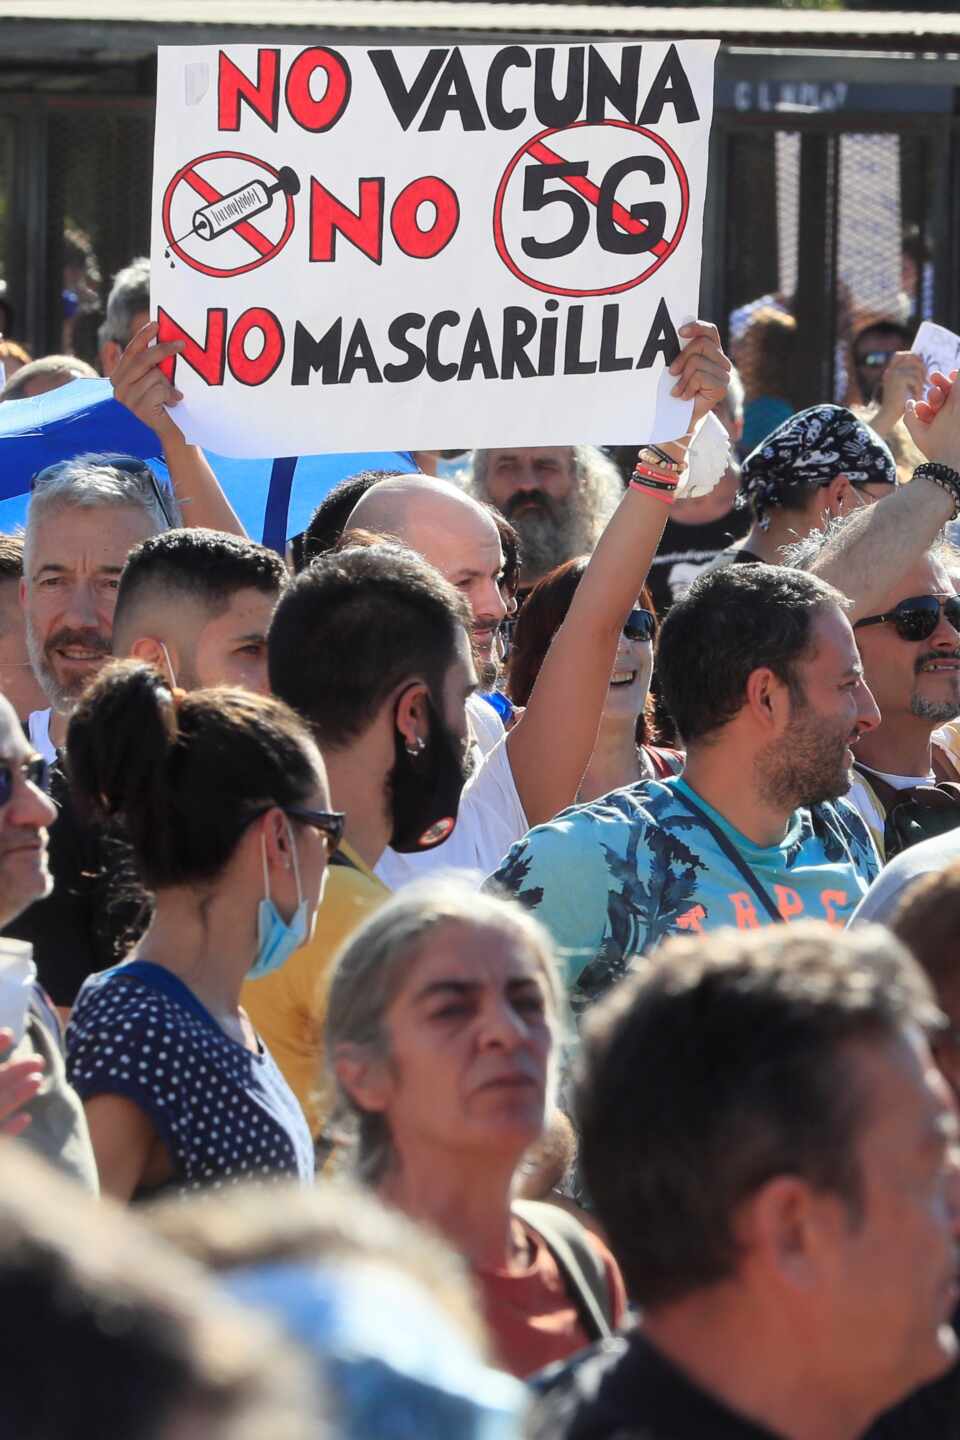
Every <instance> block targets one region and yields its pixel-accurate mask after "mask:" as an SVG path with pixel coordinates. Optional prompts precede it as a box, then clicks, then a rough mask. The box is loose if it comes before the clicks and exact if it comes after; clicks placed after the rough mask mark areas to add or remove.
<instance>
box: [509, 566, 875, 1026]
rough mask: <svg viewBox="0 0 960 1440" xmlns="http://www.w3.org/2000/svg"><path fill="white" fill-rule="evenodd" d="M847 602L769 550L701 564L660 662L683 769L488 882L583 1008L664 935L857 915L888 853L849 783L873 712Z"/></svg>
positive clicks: (568, 825) (524, 854)
mask: <svg viewBox="0 0 960 1440" xmlns="http://www.w3.org/2000/svg"><path fill="white" fill-rule="evenodd" d="M845 605H846V601H845V600H844V598H843V596H842V595H840V593H839V592H838V591H837V590H835V589H833V587H832V586H829V585H826V584H824V582H823V581H820V580H817V579H815V578H814V577H813V576H810V575H806V574H804V573H803V572H802V571H799V570H791V569H788V568H787V567H781V566H773V565H733V566H728V567H727V568H725V569H721V570H718V571H715V572H713V573H712V574H709V575H703V576H700V577H698V579H697V580H695V581H694V584H693V585H692V586H691V588H690V590H689V592H688V593H687V595H686V596H685V597H684V598H683V599H681V600H680V601H678V602H677V604H676V605H674V607H673V609H672V610H671V611H670V614H669V615H668V616H667V618H666V620H665V621H664V624H663V628H662V630H661V632H660V640H659V647H658V652H657V662H656V663H657V670H658V673H659V676H660V683H661V686H662V691H663V696H664V700H665V702H666V705H667V708H668V709H669V711H670V713H671V714H672V716H673V718H674V720H675V721H676V725H677V730H678V733H679V735H680V737H681V739H682V740H683V742H684V743H685V745H686V748H687V762H686V768H685V770H684V773H683V775H682V776H676V777H673V778H671V779H668V780H663V781H644V782H641V783H640V784H638V785H633V786H628V787H627V788H625V789H622V790H616V791H614V792H613V793H612V794H611V795H607V796H605V797H603V798H602V799H601V800H597V801H594V802H592V803H591V804H588V805H581V806H577V807H576V808H575V809H573V810H568V811H566V812H565V814H564V815H563V816H562V817H559V819H558V820H557V821H556V822H555V823H552V824H547V825H541V826H539V827H538V828H537V829H535V830H532V831H531V832H530V834H529V835H527V836H526V837H525V838H524V839H523V840H522V841H521V842H520V843H519V844H518V845H516V846H514V848H513V849H512V850H511V851H510V853H509V854H508V855H507V858H506V859H505V860H504V861H503V863H502V864H501V866H500V868H499V869H498V871H497V872H496V874H495V875H494V877H493V881H492V882H491V883H492V884H494V885H496V886H497V887H499V888H500V889H505V890H507V891H508V892H510V893H512V894H513V895H515V896H516V898H517V899H518V900H520V902H521V903H522V904H525V905H527V906H528V907H529V908H530V909H532V910H533V912H534V914H535V915H536V916H537V918H538V919H539V920H541V921H542V922H543V923H544V924H545V925H546V927H547V929H548V930H549V931H550V932H551V934H552V936H553V938H554V940H555V942H556V943H557V945H558V946H559V948H560V950H561V953H562V954H563V955H564V956H565V957H566V964H567V978H568V983H569V984H570V985H571V987H572V990H573V996H572V998H573V1002H574V1008H575V1009H582V1008H584V1007H585V1006H586V1005H587V1004H589V1003H590V1002H591V1001H593V1000H595V999H596V998H597V997H598V996H599V995H600V994H602V993H603V992H604V991H605V990H606V989H608V988H609V986H610V985H612V984H613V983H614V982H615V981H616V980H617V979H619V978H620V977H621V976H622V975H623V974H624V973H625V971H626V970H627V968H628V967H629V964H630V961H631V959H632V957H633V956H634V955H637V954H640V953H642V952H644V951H648V950H652V949H653V948H654V947H655V946H656V945H657V944H659V943H660V941H661V940H663V939H664V938H665V937H666V936H667V935H669V934H673V933H676V932H683V931H690V932H694V933H699V932H703V931H707V930H713V929H716V928H717V927H718V926H721V925H735V926H737V927H738V928H739V929H754V928H755V927H756V926H759V925H766V924H770V923H776V922H779V921H785V920H793V919H796V918H799V917H800V916H808V917H814V918H819V919H827V920H829V921H831V922H833V923H841V924H842V923H843V921H844V920H846V919H847V918H848V917H849V916H850V914H851V912H852V911H853V909H854V907H855V905H856V904H857V902H858V901H859V899H860V897H861V896H862V895H863V894H864V893H865V891H866V888H867V885H868V884H869V883H870V881H871V880H872V879H873V877H874V876H875V875H876V873H877V870H878V861H877V854H876V851H875V849H874V846H873V843H872V841H871V840H870V837H869V835H868V833H867V830H866V827H865V825H864V824H863V821H862V820H861V819H860V817H859V816H858V815H857V813H856V811H855V810H854V809H853V808H852V807H851V806H849V805H847V804H845V803H844V802H843V801H842V800H840V799H839V797H840V796H842V795H844V794H845V793H846V791H847V790H848V789H849V787H850V780H851V766H852V764H853V750H852V747H853V746H855V745H856V744H857V743H858V742H859V740H860V737H861V736H864V735H866V734H868V733H869V732H870V731H872V730H873V729H874V728H875V727H876V725H877V724H878V722H879V718H880V717H879V714H878V711H877V707H876V705H875V703H874V700H873V696H872V695H871V694H870V691H869V690H868V689H867V686H866V684H865V683H864V678H863V668H862V666H861V663H860V658H859V656H858V654H857V648H856V644H855V642H854V638H853V631H852V630H851V628H850V624H849V622H848V620H847V619H846V616H845V615H844V613H843V612H844V606H845Z"/></svg>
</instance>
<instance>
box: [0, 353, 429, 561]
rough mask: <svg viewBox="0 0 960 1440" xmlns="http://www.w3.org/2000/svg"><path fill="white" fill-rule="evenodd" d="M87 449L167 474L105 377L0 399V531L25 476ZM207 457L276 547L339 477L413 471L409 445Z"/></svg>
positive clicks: (18, 518)
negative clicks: (127, 457)
mask: <svg viewBox="0 0 960 1440" xmlns="http://www.w3.org/2000/svg"><path fill="white" fill-rule="evenodd" d="M88 450H109V451H114V452H119V453H122V454H124V455H137V456H139V458H140V459H141V460H149V461H150V463H151V465H153V466H154V468H155V469H156V471H157V474H158V475H159V476H161V477H162V478H163V479H164V480H168V479H169V477H168V476H167V470H166V466H165V465H164V463H163V460H162V458H161V456H160V446H159V442H158V440H157V437H156V435H154V433H153V431H152V430H150V429H148V427H147V426H146V425H144V424H142V423H141V422H140V421H139V420H138V419H137V418H136V416H135V415H133V414H132V413H131V412H130V411H129V410H127V409H126V407H125V406H123V405H121V404H120V403H119V401H118V400H116V399H115V398H114V394H113V388H112V386H111V385H110V382H109V380H72V381H71V382H70V384H69V385H62V386H61V387H60V388H59V389H58V390H51V391H49V392H48V393H47V394H46V395H35V396H33V397H32V398H31V399H29V400H6V401H4V403H3V404H2V405H0V531H9V530H12V529H14V528H15V527H16V526H17V525H22V524H23V522H24V519H25V517H26V509H27V495H28V493H29V490H30V480H31V478H32V476H34V475H35V474H36V473H37V471H38V470H42V469H43V467H44V466H45V465H52V464H54V463H55V462H56V461H57V460H69V459H70V458H71V457H72V456H74V455H82V454H83V453H84V452H86V451H88ZM207 459H208V460H209V462H210V465H211V467H212V469H213V472H214V474H215V475H216V477H217V479H218V480H219V481H220V484H221V485H222V487H223V490H224V493H225V494H226V496H227V499H228V500H229V501H230V503H231V505H232V506H233V508H234V510H236V512H237V514H238V515H239V517H240V519H241V521H242V522H243V524H244V526H245V528H246V530H247V533H248V534H249V535H253V536H256V537H259V538H261V539H262V540H263V543H264V544H265V545H270V546H272V547H273V549H275V550H280V551H281V552H282V551H283V549H284V546H285V544H286V541H287V539H288V537H289V536H290V535H295V534H297V532H298V531H300V530H303V529H304V528H305V526H306V525H307V523H308V521H309V519H310V516H311V515H312V514H313V511H314V510H315V508H316V507H317V505H319V503H320V501H321V500H322V499H323V497H324V496H325V495H327V494H329V492H330V491H331V490H332V489H333V487H334V485H336V484H337V482H338V481H340V480H342V479H344V478H345V477H346V476H347V475H355V474H357V472H358V471H360V470H389V471H392V472H395V473H397V474H407V473H410V472H412V471H415V470H416V468H417V467H416V465H415V464H414V462H413V456H412V455H411V454H410V453H409V452H408V451H405V450H403V451H393V450H390V451H363V452H361V453H358V454H343V455H301V456H299V457H296V456H293V457H280V458H278V459H276V460H235V459H230V458H228V457H227V456H225V455H213V454H210V453H209V452H207Z"/></svg>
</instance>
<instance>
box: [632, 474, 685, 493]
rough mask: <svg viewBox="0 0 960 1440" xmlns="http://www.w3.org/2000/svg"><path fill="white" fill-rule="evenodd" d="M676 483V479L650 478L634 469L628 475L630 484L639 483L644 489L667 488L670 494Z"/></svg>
mask: <svg viewBox="0 0 960 1440" xmlns="http://www.w3.org/2000/svg"><path fill="white" fill-rule="evenodd" d="M678 483H679V482H678V481H676V480H651V479H650V478H649V476H647V475H641V474H640V473H639V471H637V470H634V472H633V474H632V475H631V476H630V484H631V485H639V486H640V487H641V488H642V489H644V490H669V491H670V493H671V494H673V492H674V490H676V488H677V485H678Z"/></svg>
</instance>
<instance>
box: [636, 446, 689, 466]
mask: <svg viewBox="0 0 960 1440" xmlns="http://www.w3.org/2000/svg"><path fill="white" fill-rule="evenodd" d="M644 455H652V456H653V457H654V460H653V463H654V465H655V466H656V467H657V468H658V469H663V470H676V471H680V470H683V469H684V468H685V466H686V461H685V460H675V459H674V458H673V456H672V455H668V454H667V452H666V450H661V449H660V446H659V445H641V446H640V449H639V450H638V451H637V459H638V460H640V459H641V457H642V456H644Z"/></svg>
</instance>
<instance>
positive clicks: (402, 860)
mask: <svg viewBox="0 0 960 1440" xmlns="http://www.w3.org/2000/svg"><path fill="white" fill-rule="evenodd" d="M480 704H481V705H484V706H485V708H486V709H488V710H490V713H491V715H493V718H494V719H495V720H496V721H497V722H498V723H499V716H497V715H496V714H495V712H494V711H493V710H492V709H491V707H490V706H489V705H486V702H485V701H480ZM501 728H502V727H501ZM528 829H529V826H528V825H527V817H526V815H525V814H524V813H523V806H522V805H521V804H520V796H519V795H518V794H517V786H516V782H515V781H514V778H513V770H512V769H511V766H510V757H509V755H508V754H507V745H506V737H504V738H503V739H502V740H501V741H500V743H499V744H498V745H496V746H494V748H493V749H492V750H491V751H490V753H489V754H488V755H486V756H484V758H483V760H482V761H481V763H480V765H479V766H478V767H477V769H476V770H474V772H473V774H472V775H471V776H470V779H469V780H468V781H467V784H466V786H465V788H464V792H463V796H462V797H461V800H460V809H459V812H458V814H457V823H456V827H455V828H454V831H453V834H452V835H451V836H450V838H449V840H445V841H444V842H443V844H442V845H438V846H437V847H436V849H434V850H421V851H418V852H416V853H415V854H412V855H400V854H398V853H397V851H396V850H390V849H387V850H385V851H384V852H383V855H382V856H381V857H380V861H379V863H378V864H377V865H375V866H374V874H375V875H378V876H379V877H380V879H381V880H382V881H383V883H384V885H386V886H388V887H389V888H390V889H391V890H399V889H400V888H401V886H403V885H409V884H410V883H411V881H413V880H422V879H423V878H424V877H425V876H428V875H436V874H438V873H439V872H440V871H442V870H468V871H470V872H471V875H470V877H469V878H470V880H471V881H472V882H474V883H475V884H476V887H477V889H478V890H479V888H480V886H481V884H482V883H483V881H484V880H485V879H486V877H487V876H488V875H491V874H492V873H493V871H494V870H496V868H497V866H498V865H499V864H500V861H501V860H502V859H503V857H504V855H506V853H507V851H508V850H509V849H510V847H511V845H514V844H516V842H517V841H518V840H519V839H521V838H522V837H523V836H524V835H525V834H526V833H527V830H528Z"/></svg>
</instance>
